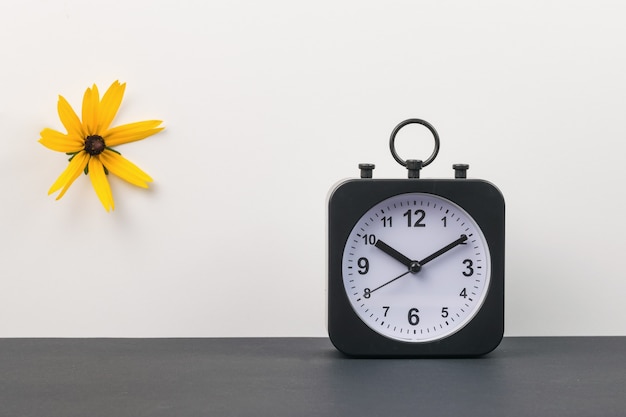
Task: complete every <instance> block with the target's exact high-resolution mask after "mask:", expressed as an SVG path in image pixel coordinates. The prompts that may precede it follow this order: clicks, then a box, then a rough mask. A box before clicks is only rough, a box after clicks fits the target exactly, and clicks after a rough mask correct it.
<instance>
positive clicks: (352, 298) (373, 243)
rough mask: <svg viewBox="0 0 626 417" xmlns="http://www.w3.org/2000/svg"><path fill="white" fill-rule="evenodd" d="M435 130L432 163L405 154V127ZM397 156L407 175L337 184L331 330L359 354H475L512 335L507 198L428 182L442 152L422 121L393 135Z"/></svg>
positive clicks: (489, 190)
mask: <svg viewBox="0 0 626 417" xmlns="http://www.w3.org/2000/svg"><path fill="white" fill-rule="evenodd" d="M411 123H417V124H421V125H424V126H426V127H427V128H428V129H429V130H430V131H431V133H432V134H433V137H434V139H435V149H434V151H433V153H432V154H431V156H430V157H429V158H428V159H426V160H425V161H423V162H422V161H420V160H407V161H405V160H403V159H402V158H400V157H399V156H398V154H397V152H396V150H395V137H396V135H397V133H398V131H399V130H400V129H402V127H404V126H406V125H408V124H411ZM389 144H390V150H391V153H392V156H393V157H394V159H396V161H397V162H398V163H400V164H401V165H403V166H405V167H406V168H407V170H408V178H405V179H374V178H373V175H372V171H373V169H374V165H373V164H360V165H359V167H360V169H361V178H360V179H353V180H347V181H344V182H342V183H340V184H339V185H337V186H336V187H335V188H334V189H333V190H331V194H330V197H329V201H328V333H329V337H330V340H331V341H332V343H333V344H334V346H335V347H336V348H337V349H338V350H339V351H341V352H343V353H345V354H347V355H350V356H355V357H424V358H427V357H471V356H480V355H484V354H486V353H488V352H490V351H492V350H493V349H495V348H496V347H497V346H498V344H499V343H500V341H501V340H502V337H503V333H504V198H503V196H502V194H501V193H500V191H499V190H498V189H497V188H496V187H495V186H494V185H493V184H491V183H489V182H487V181H484V180H479V179H469V178H467V170H468V168H469V165H466V164H455V165H453V169H454V177H453V178H449V179H448V178H446V179H425V178H420V172H421V169H422V168H423V167H425V166H427V165H428V164H430V163H431V162H432V161H433V160H434V159H435V157H436V156H437V153H438V151H439V144H440V140H439V135H438V134H437V131H436V130H435V128H434V127H433V126H432V125H431V124H429V123H428V122H426V121H424V120H421V119H409V120H405V121H403V122H402V123H400V124H399V125H398V126H396V128H395V129H394V130H393V132H392V134H391V138H390V140H389Z"/></svg>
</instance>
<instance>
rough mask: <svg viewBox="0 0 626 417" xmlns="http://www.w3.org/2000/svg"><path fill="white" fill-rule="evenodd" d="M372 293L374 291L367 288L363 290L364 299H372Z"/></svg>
mask: <svg viewBox="0 0 626 417" xmlns="http://www.w3.org/2000/svg"><path fill="white" fill-rule="evenodd" d="M371 292H372V290H370V289H369V288H365V289H364V290H363V298H370V297H371V296H372V294H371Z"/></svg>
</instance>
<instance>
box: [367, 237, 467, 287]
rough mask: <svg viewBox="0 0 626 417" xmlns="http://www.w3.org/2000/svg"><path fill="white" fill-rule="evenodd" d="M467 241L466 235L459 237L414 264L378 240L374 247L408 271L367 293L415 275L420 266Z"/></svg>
mask: <svg viewBox="0 0 626 417" xmlns="http://www.w3.org/2000/svg"><path fill="white" fill-rule="evenodd" d="M466 240H467V236H466V235H461V237H459V238H458V239H457V240H455V241H454V242H452V243H450V244H448V245H446V246H444V247H443V248H441V249H439V250H438V251H436V252H434V253H432V254H431V255H429V256H427V257H425V258H424V259H422V260H421V261H420V262H416V261H411V260H410V259H409V258H407V257H406V256H404V255H402V254H401V253H400V252H398V251H396V250H395V249H393V248H392V247H391V246H389V245H387V244H386V243H385V242H382V241H381V240H378V241H377V242H376V247H378V248H379V249H382V250H383V252H385V253H387V254H388V255H390V256H392V257H394V258H396V259H397V260H398V261H400V262H402V263H403V264H404V265H406V266H408V267H409V270H408V271H406V272H404V273H402V274H400V275H398V276H397V277H395V278H394V279H392V280H389V281H387V282H385V283H384V284H383V285H379V286H378V287H376V288H374V289H373V290H370V291H369V294H371V293H373V292H374V291H377V290H379V289H381V288H383V287H384V286H386V285H389V284H391V283H392V282H394V281H395V280H397V279H400V278H402V277H403V276H405V275H406V274H408V273H409V272H412V273H414V274H415V273H417V272H419V271H420V270H421V268H422V265H424V264H426V263H428V262H430V261H432V260H433V259H435V258H437V257H439V256H441V255H443V254H444V253H446V252H448V251H449V250H450V249H452V248H455V247H457V246H458V245H460V244H462V243H464V242H465V241H466ZM378 242H381V244H380V245H379V243H378ZM409 261H410V262H411V263H410V264H409V265H407V264H408V263H409Z"/></svg>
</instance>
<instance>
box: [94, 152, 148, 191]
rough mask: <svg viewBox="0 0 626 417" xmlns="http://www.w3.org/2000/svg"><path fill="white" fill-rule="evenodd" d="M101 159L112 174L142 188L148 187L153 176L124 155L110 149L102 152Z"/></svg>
mask: <svg viewBox="0 0 626 417" xmlns="http://www.w3.org/2000/svg"><path fill="white" fill-rule="evenodd" d="M100 161H101V162H102V164H104V166H105V167H106V168H107V169H108V170H109V172H111V173H112V174H115V175H117V176H118V177H120V178H121V179H123V180H125V181H128V182H129V183H131V184H133V185H136V186H137V187H141V188H148V184H147V183H148V182H152V178H150V176H149V175H148V174H146V173H145V172H143V171H142V170H141V169H140V168H139V167H138V166H137V165H135V164H133V163H132V162H130V161H129V160H128V159H126V158H124V157H123V156H122V155H120V154H117V153H115V152H111V151H109V150H105V151H104V152H102V153H101V154H100Z"/></svg>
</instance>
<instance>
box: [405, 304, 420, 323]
mask: <svg viewBox="0 0 626 417" xmlns="http://www.w3.org/2000/svg"><path fill="white" fill-rule="evenodd" d="M419 312H420V311H419V310H418V309H416V308H412V309H410V310H409V317H408V318H409V324H410V325H411V326H417V324H418V323H419V322H420V317H419V316H418V315H417V313H419Z"/></svg>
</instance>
